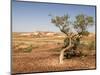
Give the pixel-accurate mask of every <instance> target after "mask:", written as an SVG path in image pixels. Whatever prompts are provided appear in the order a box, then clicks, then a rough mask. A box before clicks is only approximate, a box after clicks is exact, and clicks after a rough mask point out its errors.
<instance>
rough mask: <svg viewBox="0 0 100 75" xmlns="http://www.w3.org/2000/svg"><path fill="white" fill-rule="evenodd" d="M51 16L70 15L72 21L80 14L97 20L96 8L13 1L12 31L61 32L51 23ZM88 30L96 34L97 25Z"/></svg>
mask: <svg viewBox="0 0 100 75" xmlns="http://www.w3.org/2000/svg"><path fill="white" fill-rule="evenodd" d="M49 14H52V15H54V16H63V15H64V14H68V15H69V16H70V19H71V20H74V19H75V16H76V15H78V14H85V15H88V16H92V17H93V18H94V20H95V6H85V5H69V4H53V3H52V4H51V3H37V2H19V1H17V2H16V1H12V31H13V32H34V31H51V32H59V28H57V27H56V26H54V25H53V24H52V23H51V22H50V21H51V17H50V16H48V15H49ZM88 30H89V31H90V32H95V25H94V26H92V27H90V28H89V29H88Z"/></svg>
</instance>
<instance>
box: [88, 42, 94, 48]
mask: <svg viewBox="0 0 100 75" xmlns="http://www.w3.org/2000/svg"><path fill="white" fill-rule="evenodd" d="M89 50H95V41H91V42H90V43H89Z"/></svg>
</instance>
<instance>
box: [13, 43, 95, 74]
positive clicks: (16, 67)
mask: <svg viewBox="0 0 100 75" xmlns="http://www.w3.org/2000/svg"><path fill="white" fill-rule="evenodd" d="M58 47H59V46H58V45H46V46H42V47H39V48H36V49H33V50H32V52H28V53H20V52H19V53H15V52H13V53H12V70H13V71H12V72H13V73H27V72H47V71H63V70H64V71H65V70H78V69H95V67H96V66H95V56H86V57H73V58H72V59H65V60H64V63H63V64H59V60H58V58H59V54H60V51H59V50H57V48H58Z"/></svg>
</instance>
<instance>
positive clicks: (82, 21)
mask: <svg viewBox="0 0 100 75" xmlns="http://www.w3.org/2000/svg"><path fill="white" fill-rule="evenodd" d="M51 23H53V24H54V25H55V26H57V27H59V29H60V30H61V32H63V33H65V34H68V33H69V31H70V30H71V28H70V26H69V25H73V28H74V30H76V32H77V33H79V34H81V33H85V32H88V31H87V27H89V26H92V25H93V23H94V20H93V17H91V16H87V15H84V14H79V15H77V16H75V20H74V21H69V16H68V15H64V16H55V17H53V18H52V19H51ZM82 35H83V34H82Z"/></svg>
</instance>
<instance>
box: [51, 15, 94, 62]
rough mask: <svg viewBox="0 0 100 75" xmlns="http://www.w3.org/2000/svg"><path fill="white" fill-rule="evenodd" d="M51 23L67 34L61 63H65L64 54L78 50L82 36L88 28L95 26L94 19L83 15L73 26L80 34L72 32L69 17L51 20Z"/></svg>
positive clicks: (60, 57)
mask: <svg viewBox="0 0 100 75" xmlns="http://www.w3.org/2000/svg"><path fill="white" fill-rule="evenodd" d="M51 22H52V23H53V24H54V25H55V26H57V27H58V28H59V29H60V31H61V32H62V33H64V34H66V38H65V39H64V47H63V49H62V50H61V52H60V56H59V62H60V63H63V58H64V52H65V51H67V50H72V49H74V50H76V48H77V46H78V44H80V36H81V35H83V33H84V32H85V31H86V29H87V26H89V25H93V17H91V16H85V15H83V14H82V15H78V16H76V20H75V21H74V23H73V25H74V29H75V30H76V31H77V33H78V34H74V32H72V31H71V28H70V21H69V16H68V15H64V16H55V17H53V18H52V19H51Z"/></svg>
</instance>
